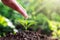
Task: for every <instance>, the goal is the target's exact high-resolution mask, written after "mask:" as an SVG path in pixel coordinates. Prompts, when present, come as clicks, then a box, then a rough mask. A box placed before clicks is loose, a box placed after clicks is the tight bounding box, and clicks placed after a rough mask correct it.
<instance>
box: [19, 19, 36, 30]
mask: <svg viewBox="0 0 60 40" xmlns="http://www.w3.org/2000/svg"><path fill="white" fill-rule="evenodd" d="M19 21H20V24H21V25H23V26H24V28H25V30H27V29H28V28H29V27H30V26H31V25H35V24H36V22H35V21H33V20H19Z"/></svg>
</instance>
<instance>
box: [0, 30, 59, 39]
mask: <svg viewBox="0 0 60 40" xmlns="http://www.w3.org/2000/svg"><path fill="white" fill-rule="evenodd" d="M0 40H58V39H52V38H51V37H49V36H47V35H43V34H40V33H38V32H34V31H20V32H18V33H16V34H15V35H14V34H11V33H10V34H7V35H6V36H5V37H1V38H0Z"/></svg>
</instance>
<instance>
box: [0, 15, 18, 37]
mask: <svg viewBox="0 0 60 40" xmlns="http://www.w3.org/2000/svg"><path fill="white" fill-rule="evenodd" d="M15 30H16V29H15V26H14V25H13V24H12V22H10V21H9V20H8V19H7V18H5V17H3V16H1V15H0V36H5V35H6V34H7V33H14V32H16V31H17V30H16V31H15Z"/></svg>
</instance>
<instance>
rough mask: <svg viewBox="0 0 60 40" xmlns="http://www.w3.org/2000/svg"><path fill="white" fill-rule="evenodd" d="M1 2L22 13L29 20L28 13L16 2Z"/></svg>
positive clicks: (11, 0)
mask: <svg viewBox="0 0 60 40" xmlns="http://www.w3.org/2000/svg"><path fill="white" fill-rule="evenodd" d="M1 1H2V3H3V4H5V5H7V6H8V7H10V8H12V9H14V10H16V11H18V12H19V13H21V14H22V15H23V16H24V17H25V18H26V19H27V18H28V15H27V12H26V11H25V9H24V8H23V7H22V6H21V5H20V4H18V3H17V2H16V0H1Z"/></svg>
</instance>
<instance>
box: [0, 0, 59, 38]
mask: <svg viewBox="0 0 60 40" xmlns="http://www.w3.org/2000/svg"><path fill="white" fill-rule="evenodd" d="M17 2H18V3H20V4H21V5H22V6H23V7H24V8H25V9H26V11H27V13H28V15H29V18H28V19H24V17H23V16H22V15H20V14H19V13H18V12H17V11H15V10H13V9H11V8H9V7H7V6H5V5H4V4H3V3H2V2H0V27H3V28H2V30H3V29H4V27H5V26H6V27H8V26H9V25H7V24H8V22H11V23H12V25H14V26H15V28H12V29H16V28H17V29H21V30H29V29H31V30H34V31H36V30H37V29H38V28H40V29H42V30H44V31H45V33H46V34H48V33H50V32H51V31H52V37H53V38H60V0H17ZM6 19H8V20H9V21H6V23H5V20H6ZM11 27H12V26H11ZM2 30H0V34H2V35H4V32H5V31H2ZM7 30H9V29H7ZM9 32H10V31H9ZM5 33H6V32H5ZM48 35H49V34H48Z"/></svg>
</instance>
